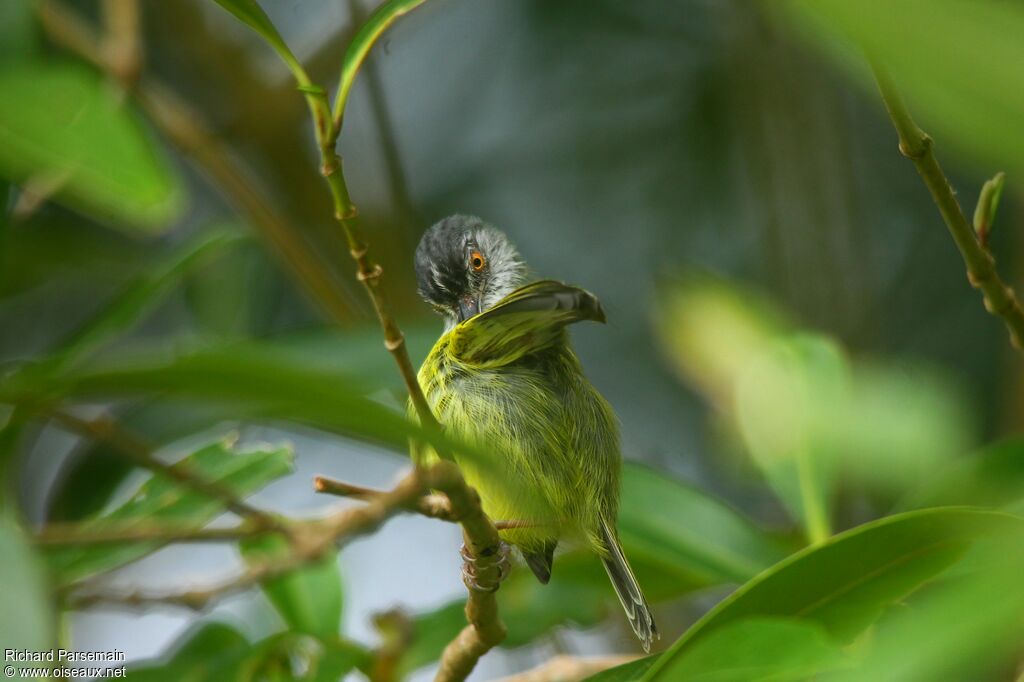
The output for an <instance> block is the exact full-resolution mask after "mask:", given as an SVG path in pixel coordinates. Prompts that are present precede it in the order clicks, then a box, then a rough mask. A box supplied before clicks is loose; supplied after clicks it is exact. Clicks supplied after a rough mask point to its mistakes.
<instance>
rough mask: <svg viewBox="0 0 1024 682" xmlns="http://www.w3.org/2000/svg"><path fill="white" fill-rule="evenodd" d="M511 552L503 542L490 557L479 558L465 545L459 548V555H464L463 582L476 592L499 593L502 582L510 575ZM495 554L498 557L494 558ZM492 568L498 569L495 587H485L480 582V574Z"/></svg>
mask: <svg viewBox="0 0 1024 682" xmlns="http://www.w3.org/2000/svg"><path fill="white" fill-rule="evenodd" d="M509 552H510V548H509V546H508V544H507V543H505V542H502V543H500V544H499V545H498V548H497V551H496V552H495V553H493V554H491V555H490V556H479V557H477V556H474V555H473V553H472V552H470V551H469V548H467V547H466V545H464V544H463V545H462V547H460V548H459V554H461V555H462V582H464V583H465V584H466V587H467V588H469V589H470V590H473V591H474V592H497V591H498V588H499V587H501V582H502V581H503V580H504V579H505V577H506V576H507V575H508V573H509V568H510V564H509ZM494 554H496V555H497V556H494ZM491 567H494V568H497V570H498V576H497V578H496V579H495V580H494V584H493V585H490V586H483V585H481V584H480V582H479V581H478V577H479V573H480V572H481V571H484V570H486V569H488V568H491ZM488 582H489V581H488Z"/></svg>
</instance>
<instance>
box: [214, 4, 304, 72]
mask: <svg viewBox="0 0 1024 682" xmlns="http://www.w3.org/2000/svg"><path fill="white" fill-rule="evenodd" d="M216 2H217V4H218V5H220V6H221V7H223V8H224V9H226V10H227V11H229V12H231V13H232V14H234V15H235V16H236V17H238V18H239V19H240V20H241V21H242V22H243V23H245V24H247V25H248V26H249V27H250V28H251V29H253V30H254V31H256V33H258V34H260V36H262V37H263V39H264V40H266V41H267V44H268V45H270V46H271V47H272V48H274V52H277V54H278V55H279V56H280V57H281V59H282V60H284V63H285V64H286V65H287V66H288V68H289V69H290V70H291V71H292V72H293V73H295V71H296V70H297V69H300V68H301V67H300V66H299V62H298V60H297V59H296V58H295V55H294V54H292V51H291V50H290V49H289V48H288V45H287V44H286V43H285V42H284V38H282V37H281V34H280V33H279V32H278V30H277V27H276V26H274V24H273V23H272V22H271V21H270V17H268V16H267V13H266V12H264V11H263V8H262V7H260V4H259V3H258V2H256V0H216Z"/></svg>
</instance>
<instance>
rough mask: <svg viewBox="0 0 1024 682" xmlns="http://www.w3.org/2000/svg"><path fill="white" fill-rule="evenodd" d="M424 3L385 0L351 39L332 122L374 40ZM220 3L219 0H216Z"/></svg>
mask: <svg viewBox="0 0 1024 682" xmlns="http://www.w3.org/2000/svg"><path fill="white" fill-rule="evenodd" d="M425 1H426V0H388V1H387V2H384V3H381V5H380V6H379V7H377V9H375V10H374V11H373V14H372V15H370V18H369V19H367V20H366V23H364V24H363V25H362V26H360V27H359V31H358V32H356V35H355V36H354V37H353V38H352V41H351V42H350V43H349V44H348V48H347V49H346V50H345V59H344V60H343V61H342V64H341V80H340V82H339V83H338V94H337V96H336V99H335V101H334V119H335V120H341V118H342V116H343V115H344V113H345V105H346V104H347V103H348V96H349V93H350V92H351V90H352V85H353V84H354V83H355V80H356V75H358V73H359V67H361V66H362V65H363V61H364V60H365V59H366V57H367V55H369V54H370V49H371V48H372V47H373V45H374V43H376V42H377V39H378V38H380V37H381V36H382V35H384V32H385V31H386V30H388V28H389V27H390V26H391V24H393V23H395V21H396V20H397V19H398V18H399V17H401V16H402V15H404V14H406V13H407V12H411V11H412V10H414V9H416V8H417V7H419V6H420V5H422V4H423V3H424V2H425ZM218 2H219V0H218Z"/></svg>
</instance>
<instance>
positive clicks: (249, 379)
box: [0, 343, 531, 495]
mask: <svg viewBox="0 0 1024 682" xmlns="http://www.w3.org/2000/svg"><path fill="white" fill-rule="evenodd" d="M293 356H294V354H291V355H289V354H287V353H281V352H279V351H278V350H277V349H275V348H273V347H272V346H270V347H267V346H265V345H263V344H258V343H240V344H230V345H227V346H222V347H218V348H214V349H210V350H205V351H201V352H194V353H191V354H185V355H182V356H180V357H176V358H171V359H167V358H165V357H154V356H153V354H152V352H149V353H143V354H141V355H140V356H139V357H134V358H133V357H132V356H131V355H130V354H128V353H121V354H119V356H118V357H117V358H116V364H114V365H113V366H112V367H111V366H110V363H108V364H107V367H102V366H100V365H99V363H94V364H96V365H97V366H95V367H91V368H90V369H89V370H88V371H86V370H80V371H76V372H68V373H67V374H66V375H61V376H59V377H57V376H48V375H46V374H43V375H40V373H39V372H32V371H31V368H29V370H27V371H24V372H21V373H20V374H17V375H15V376H11V377H7V378H6V381H4V382H3V383H0V399H7V400H9V401H11V402H15V403H18V402H21V401H24V400H31V399H35V398H37V397H42V396H43V395H47V396H55V395H63V396H65V397H71V396H78V397H84V396H98V395H104V396H110V395H120V396H124V395H132V394H134V395H138V394H152V393H159V394H161V395H164V396H175V397H179V398H189V399H192V400H196V399H199V400H208V401H213V402H216V403H218V404H223V405H231V406H232V407H233V408H235V410H236V411H237V412H236V414H237V416H238V417H240V418H242V417H246V418H258V419H264V420H267V419H287V420H290V421H293V422H296V423H300V424H306V425H309V426H314V427H316V428H320V429H324V430H326V431H331V432H335V433H341V434H344V435H347V436H351V437H356V438H361V439H363V440H369V441H372V442H375V443H379V444H382V445H386V446H389V447H391V448H392V449H394V450H397V451H400V452H403V453H405V452H408V445H409V443H408V439H409V438H417V439H421V440H423V441H424V442H427V443H430V444H431V445H434V446H435V447H441V448H445V449H447V450H449V451H451V452H458V453H459V454H460V457H463V458H473V460H474V461H475V462H477V463H479V465H480V466H481V467H485V468H486V467H490V466H495V465H494V464H493V462H496V461H500V460H497V459H496V458H497V456H498V455H499V454H500V453H497V452H496V451H494V450H489V451H484V450H482V449H481V448H480V447H478V446H473V445H471V444H467V443H461V442H457V441H455V440H454V439H452V438H450V437H448V436H446V435H444V434H443V433H436V432H434V431H432V430H428V429H423V428H421V427H420V426H419V425H418V424H415V423H413V422H410V421H408V420H407V419H406V417H405V415H404V414H403V413H402V412H399V411H398V410H396V409H391V408H388V407H386V406H384V405H382V404H381V402H380V401H378V400H375V399H370V398H368V397H366V396H365V395H364V394H365V393H367V386H366V385H365V384H364V382H363V381H362V380H360V379H358V378H354V377H353V376H352V375H351V374H350V373H348V372H339V371H329V370H326V369H325V368H324V366H323V363H322V362H321V363H303V362H297V361H296V358H295V357H293ZM510 485H512V483H510ZM522 492H523V494H525V495H529V494H531V493H530V491H528V490H523V491H522Z"/></svg>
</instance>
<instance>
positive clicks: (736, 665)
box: [660, 618, 844, 682]
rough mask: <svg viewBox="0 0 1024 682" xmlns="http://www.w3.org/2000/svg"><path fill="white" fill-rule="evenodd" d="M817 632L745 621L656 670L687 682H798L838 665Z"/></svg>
mask: <svg viewBox="0 0 1024 682" xmlns="http://www.w3.org/2000/svg"><path fill="white" fill-rule="evenodd" d="M843 662H844V661H843V653H842V651H841V650H840V649H839V647H838V645H836V643H835V642H834V641H832V640H831V639H830V638H829V636H828V635H827V634H825V631H824V629H823V628H821V627H820V626H819V625H816V624H813V623H807V622H802V621H797V620H783V619H778V618H749V619H744V620H740V621H736V622H734V623H729V624H727V625H724V626H722V627H721V628H719V629H717V630H715V631H713V632H712V633H711V634H709V635H708V636H707V637H705V638H703V639H702V640H700V641H699V642H697V643H696V644H695V645H694V646H692V647H690V648H689V649H688V650H687V651H685V652H684V653H682V654H681V655H678V656H675V657H673V658H672V659H671V661H670V663H669V664H668V665H666V666H665V667H664V668H662V669H661V671H660V675H662V676H663V677H664V678H665V679H672V680H692V681H693V682H769V681H770V682H801V681H803V680H808V679H815V676H817V675H819V674H821V673H822V672H824V671H826V670H829V669H833V668H835V667H836V666H838V665H841V664H843Z"/></svg>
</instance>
